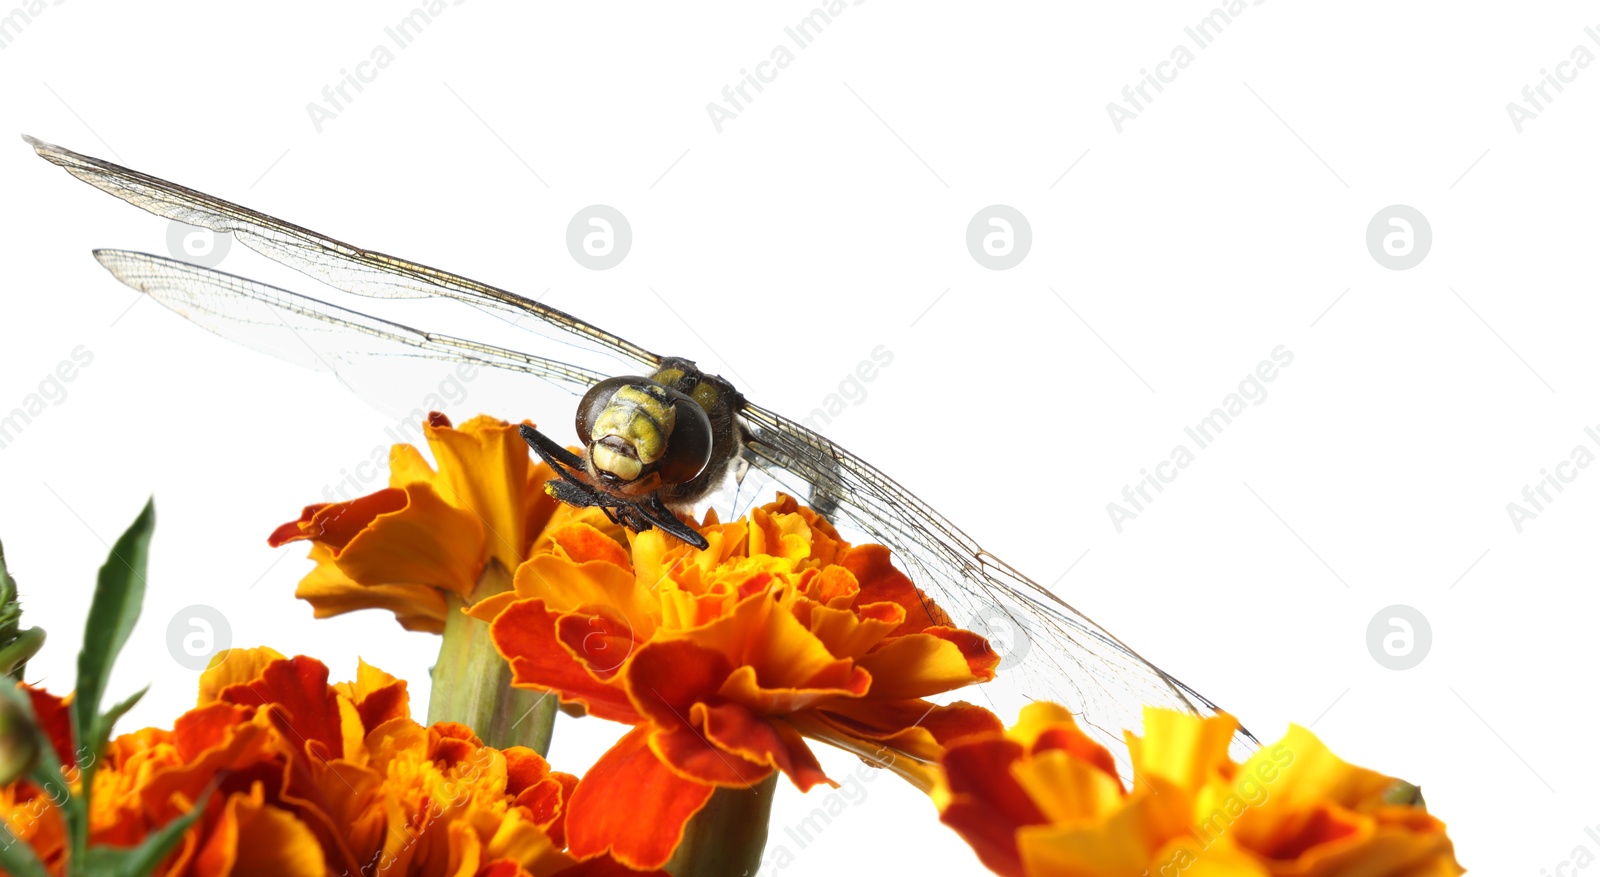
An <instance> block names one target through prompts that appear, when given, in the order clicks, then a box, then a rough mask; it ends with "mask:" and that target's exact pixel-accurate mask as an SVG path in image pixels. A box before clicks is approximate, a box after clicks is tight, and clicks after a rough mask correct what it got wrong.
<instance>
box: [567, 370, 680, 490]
mask: <svg viewBox="0 0 1600 877" xmlns="http://www.w3.org/2000/svg"><path fill="white" fill-rule="evenodd" d="M577 427H578V435H579V436H581V437H582V438H583V441H584V442H585V444H586V445H587V446H588V450H589V464H590V466H591V467H592V468H593V470H594V474H595V475H596V476H598V477H600V478H601V479H602V480H605V481H609V482H612V483H623V484H627V483H632V482H636V481H639V480H640V479H642V478H644V477H646V476H648V475H651V474H657V475H659V476H660V479H661V482H662V484H664V485H672V484H682V483H684V482H686V481H689V480H691V479H693V478H694V477H695V476H697V475H699V474H700V473H701V472H702V471H704V470H705V468H706V465H707V464H708V463H710V462H711V418H710V417H709V416H707V414H706V411H705V409H704V408H702V407H700V405H699V403H697V402H696V401H695V400H694V399H692V398H691V397H689V396H687V395H685V394H683V393H681V392H679V391H677V390H674V389H672V388H671V387H668V386H665V385H663V384H660V383H657V382H656V381H653V380H651V379H649V378H644V377H620V378H608V379H606V380H604V381H601V382H600V383H598V384H595V385H594V386H593V387H590V388H589V392H587V393H585V394H584V396H583V400H582V401H581V402H579V403H578V417H577Z"/></svg>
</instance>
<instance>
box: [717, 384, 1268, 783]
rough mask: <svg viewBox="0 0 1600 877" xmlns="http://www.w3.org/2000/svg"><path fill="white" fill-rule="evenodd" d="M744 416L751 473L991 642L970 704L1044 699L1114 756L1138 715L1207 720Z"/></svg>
mask: <svg viewBox="0 0 1600 877" xmlns="http://www.w3.org/2000/svg"><path fill="white" fill-rule="evenodd" d="M744 417H745V421H746V428H747V440H746V442H745V448H746V456H747V457H748V459H749V460H750V462H751V464H752V465H754V466H756V467H758V468H760V469H762V470H764V471H765V472H767V473H768V474H769V475H771V476H772V477H773V478H774V479H776V480H777V481H778V482H780V483H782V484H784V485H785V486H787V487H788V489H790V490H791V491H798V492H799V493H800V495H802V496H804V497H806V499H807V500H808V501H809V502H810V503H811V504H812V505H813V506H814V507H817V508H822V509H826V510H828V511H829V512H831V515H830V517H831V519H832V520H834V521H835V522H836V523H839V524H842V525H844V526H846V527H854V528H855V529H859V530H860V531H862V532H863V533H865V534H867V535H868V536H870V537H871V538H872V539H874V540H876V541H878V542H881V543H882V544H884V545H887V546H888V547H889V548H890V549H891V550H892V551H893V553H894V556H895V557H896V558H897V559H898V560H899V562H900V564H901V565H902V566H903V567H904V568H905V570H906V573H907V574H908V575H910V576H911V578H912V580H913V581H914V582H915V583H916V585H917V587H918V588H920V589H921V590H922V591H923V592H924V593H925V594H926V595H927V596H928V597H930V598H931V599H932V600H933V602H935V603H936V604H938V606H939V607H940V608H941V609H943V610H944V611H945V612H946V613H948V615H949V616H950V619H951V621H952V622H953V623H954V624H955V625H956V626H958V627H965V628H968V629H971V630H976V631H978V632H979V633H984V634H987V635H989V636H990V637H991V639H992V640H994V641H995V646H996V648H997V650H998V651H999V652H1000V653H1001V655H1002V656H1003V661H1002V663H1001V666H1000V670H999V673H998V677H997V678H996V680H995V681H994V682H992V683H989V684H987V685H984V686H981V687H980V688H979V689H978V695H979V696H982V697H987V698H988V699H989V700H990V701H991V706H993V707H994V708H995V709H996V710H997V711H999V712H1000V713H1001V715H1002V718H1004V719H1006V720H1007V721H1010V720H1011V719H1012V718H1014V717H1015V715H1016V710H1017V709H1018V708H1019V707H1020V705H1021V704H1022V703H1025V702H1027V701H1030V700H1051V701H1055V702H1057V703H1060V704H1063V705H1065V706H1066V707H1068V708H1069V709H1071V710H1072V712H1073V713H1074V714H1075V715H1076V716H1077V717H1078V720H1079V722H1080V724H1083V725H1085V726H1086V727H1087V728H1089V729H1090V730H1092V732H1093V733H1095V735H1096V736H1097V737H1099V738H1100V740H1101V742H1102V743H1105V744H1106V745H1107V746H1108V747H1109V748H1110V749H1111V751H1112V752H1117V751H1119V750H1122V751H1126V746H1125V744H1124V743H1123V738H1122V731H1123V729H1127V730H1133V731H1136V732H1137V731H1139V730H1140V729H1141V728H1142V727H1143V709H1144V707H1146V706H1157V707H1168V708H1171V709H1178V710H1186V711H1190V712H1196V713H1200V714H1203V715H1212V714H1215V713H1216V712H1218V711H1219V710H1218V707H1217V706H1216V704H1214V703H1212V702H1211V701H1209V700H1207V699H1206V698H1204V697H1202V696H1201V695H1200V694H1198V693H1197V692H1195V691H1194V690H1193V689H1192V688H1190V687H1188V686H1187V685H1184V684H1183V683H1182V682H1179V681H1178V680H1177V679H1174V678H1173V677H1172V676H1171V675H1169V674H1167V673H1165V672H1163V671H1162V670H1161V669H1160V668H1158V667H1156V666H1155V665H1153V664H1151V663H1150V662H1149V661H1146V660H1145V659H1144V658H1142V657H1140V656H1139V654H1138V653H1137V652H1135V651H1134V650H1133V649H1131V648H1129V647H1128V646H1126V645H1124V644H1123V643H1122V642H1121V641H1120V640H1118V639H1117V638H1116V637H1114V636H1112V635H1111V634H1110V633H1109V632H1107V631H1106V630H1105V629H1104V628H1102V627H1100V626H1099V625H1098V624H1095V623H1094V622H1093V621H1091V620H1090V619H1089V618H1088V617H1086V616H1085V615H1084V614H1083V613H1081V612H1079V611H1078V610H1076V609H1074V608H1072V607H1071V606H1069V605H1068V604H1067V603H1065V602H1064V601H1062V600H1061V599H1060V598H1059V597H1057V596H1055V595H1054V594H1052V593H1051V592H1050V591H1049V590H1048V589H1046V588H1044V587H1041V586H1040V585H1039V584H1037V583H1035V582H1034V581H1033V580H1031V579H1029V578H1028V577H1027V576H1024V575H1023V574H1022V573H1020V572H1018V571H1017V570H1015V569H1013V568H1012V567H1010V566H1009V565H1007V564H1006V563H1004V562H1003V561H1001V560H1000V559H999V558H997V557H995V556H993V555H991V554H989V553H988V552H987V551H984V550H983V548H982V547H981V546H980V545H978V544H977V543H976V542H974V541H973V540H972V538H971V537H969V536H967V535H966V534H965V533H963V532H961V530H960V529H958V528H957V527H956V526H955V525H954V524H952V523H951V522H950V521H949V520H947V519H946V518H945V517H944V516H943V515H940V514H939V513H938V512H937V511H935V510H933V509H932V508H930V507H929V506H928V505H927V504H926V503H924V502H922V501H921V500H919V499H918V498H917V497H916V496H915V495H913V494H912V493H910V492H909V491H907V490H906V489H905V488H903V487H901V486H900V485H899V484H897V483H895V481H894V480H893V479H891V478H889V477H888V476H887V475H885V474H884V473H883V472H881V471H879V470H878V469H876V468H874V467H873V466H871V465H870V464H868V463H867V462H866V461H864V460H862V459H861V458H859V457H857V456H855V455H854V454H852V453H850V452H849V451H846V450H844V449H843V448H840V447H839V446H837V445H835V444H834V443H832V442H831V441H829V440H828V439H826V438H824V437H823V436H821V435H819V434H818V433H816V432H814V431H812V430H810V429H808V428H807V427H805V426H803V425H801V424H799V423H796V422H794V421H792V420H788V419H787V418H783V417H780V416H778V415H776V414H774V413H772V412H771V411H768V410H766V409H764V408H761V407H759V406H754V405H747V406H746V408H745V411H744ZM932 615H933V614H932V613H931V612H930V616H932ZM1236 744H1237V746H1236V748H1237V749H1239V750H1240V751H1241V752H1242V751H1248V750H1249V749H1250V748H1251V747H1253V746H1254V745H1255V740H1254V738H1252V737H1250V735H1249V733H1248V732H1241V733H1240V735H1239V736H1238V737H1237V738H1236ZM1122 761H1123V767H1124V770H1125V772H1126V761H1125V759H1122Z"/></svg>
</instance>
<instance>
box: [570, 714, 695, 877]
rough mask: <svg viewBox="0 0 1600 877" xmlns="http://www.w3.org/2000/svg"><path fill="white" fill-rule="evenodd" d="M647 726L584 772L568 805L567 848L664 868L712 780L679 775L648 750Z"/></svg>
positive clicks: (584, 855) (634, 864)
mask: <svg viewBox="0 0 1600 877" xmlns="http://www.w3.org/2000/svg"><path fill="white" fill-rule="evenodd" d="M650 733H651V732H650V729H649V728H648V727H638V728H634V729H633V730H632V731H629V732H628V733H627V734H626V735H625V736H624V737H623V738H622V739H621V740H619V741H617V744H616V745H615V746H612V747H611V749H610V750H608V751H607V752H606V753H605V754H604V755H602V756H600V760H599V761H597V762H595V765H594V767H592V768H590V769H589V772H588V773H587V774H585V775H584V777H583V780H582V781H581V782H579V783H578V788H577V790H576V791H574V792H573V793H572V804H571V806H569V807H568V808H567V852H568V853H569V854H571V855H573V856H575V857H577V858H580V859H587V858H590V857H592V856H598V855H601V854H604V853H606V852H610V853H611V855H612V857H613V858H615V859H616V860H617V861H619V862H621V863H623V864H626V865H628V866H631V867H633V868H636V869H639V868H660V867H661V866H662V865H665V864H666V863H667V860H668V859H670V858H672V853H673V851H674V850H676V849H677V848H678V844H679V843H680V842H681V841H682V840H683V829H684V826H685V825H687V824H688V822H689V819H690V818H692V817H693V816H694V815H695V814H696V813H698V812H700V809H701V808H702V807H704V806H705V805H706V802H707V801H709V800H711V793H712V792H713V791H714V790H713V788H712V787H711V786H708V785H704V784H702V783H696V782H693V781H691V780H686V779H683V778H681V777H679V776H678V775H677V774H675V773H673V772H672V771H671V770H669V769H668V768H667V766H666V765H664V764H662V763H661V760H660V759H659V758H657V757H656V755H655V753H654V752H652V751H651V750H650V746H649V738H650Z"/></svg>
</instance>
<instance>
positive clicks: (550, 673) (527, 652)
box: [489, 600, 639, 724]
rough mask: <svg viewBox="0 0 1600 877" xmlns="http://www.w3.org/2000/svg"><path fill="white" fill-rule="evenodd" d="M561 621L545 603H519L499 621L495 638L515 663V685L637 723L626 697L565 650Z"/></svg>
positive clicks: (493, 628)
mask: <svg viewBox="0 0 1600 877" xmlns="http://www.w3.org/2000/svg"><path fill="white" fill-rule="evenodd" d="M558 619H559V616H557V615H555V614H554V613H552V612H550V611H549V610H548V609H546V608H545V604H544V601H543V600H519V601H518V602H516V603H513V604H511V605H510V606H508V607H506V608H505V610H504V611H502V612H501V613H500V614H499V615H498V616H496V617H495V619H494V623H493V624H491V625H490V626H489V631H490V635H491V636H493V637H494V644H495V648H497V649H499V650H500V654H501V655H502V656H503V657H505V659H506V660H508V661H510V662H511V673H512V682H513V684H515V685H519V686H522V687H525V688H539V689H543V690H546V691H554V692H556V694H557V695H558V696H560V698H561V700H562V702H563V703H570V702H573V701H577V702H579V703H582V704H583V705H584V706H585V707H587V708H588V710H589V714H590V715H595V716H599V717H600V718H603V719H610V720H612V721H614V722H627V723H629V724H633V723H635V722H638V721H639V714H638V713H637V712H636V711H635V710H634V708H633V705H632V704H631V703H630V702H629V700H628V697H627V695H626V694H625V693H624V692H623V691H622V690H621V689H619V688H614V687H612V686H610V685H607V684H606V683H604V682H602V681H601V680H599V679H596V678H595V677H594V676H593V675H591V674H590V673H589V671H588V670H586V669H584V667H583V665H582V664H581V663H579V662H578V660H577V659H576V658H574V657H573V654H572V652H570V651H568V650H567V648H566V646H564V645H562V643H561V640H560V639H559V638H558V637H557V636H556V624H557V621H558Z"/></svg>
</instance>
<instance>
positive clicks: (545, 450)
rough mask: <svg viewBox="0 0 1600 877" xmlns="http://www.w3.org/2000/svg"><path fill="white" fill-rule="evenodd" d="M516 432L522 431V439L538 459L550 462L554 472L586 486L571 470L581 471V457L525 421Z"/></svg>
mask: <svg viewBox="0 0 1600 877" xmlns="http://www.w3.org/2000/svg"><path fill="white" fill-rule="evenodd" d="M518 432H520V433H522V440H523V441H525V442H527V443H528V447H531V448H533V450H534V453H536V454H538V455H539V458H540V459H542V460H544V461H545V462H546V463H548V464H550V468H552V469H554V470H556V474H558V475H560V476H561V477H562V478H565V479H566V480H567V481H570V482H573V483H575V484H583V485H584V486H585V487H588V485H587V484H585V483H584V482H583V481H582V480H581V479H579V478H578V477H577V476H576V475H574V474H573V472H572V471H571V470H577V471H579V472H582V471H583V458H582V457H580V456H578V455H577V454H574V453H573V452H571V451H569V450H567V449H566V448H563V447H562V446H561V445H560V444H558V443H557V442H556V441H555V440H553V439H551V438H550V437H549V436H547V435H545V434H544V433H542V432H540V431H538V430H537V429H534V428H533V427H531V426H529V425H527V424H526V423H524V424H523V425H522V428H521V429H519V430H518ZM591 489H592V488H591Z"/></svg>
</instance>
